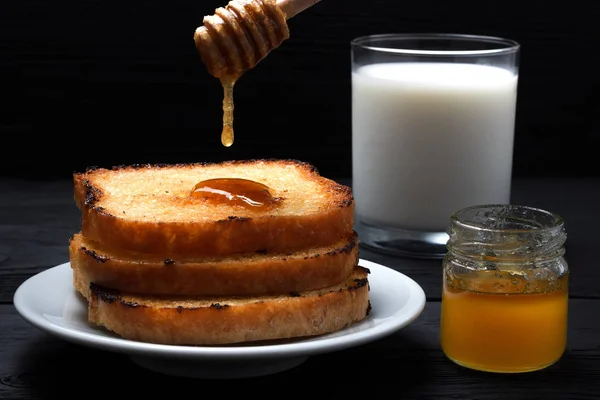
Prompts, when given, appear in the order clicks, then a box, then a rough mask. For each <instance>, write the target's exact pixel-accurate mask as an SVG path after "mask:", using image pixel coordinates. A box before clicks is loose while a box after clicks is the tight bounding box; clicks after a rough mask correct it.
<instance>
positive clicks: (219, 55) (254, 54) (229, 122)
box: [194, 0, 320, 147]
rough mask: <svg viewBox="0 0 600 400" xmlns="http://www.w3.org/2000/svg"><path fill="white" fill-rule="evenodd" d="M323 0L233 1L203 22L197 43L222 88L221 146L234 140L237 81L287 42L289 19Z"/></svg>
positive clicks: (227, 144) (209, 70) (204, 59)
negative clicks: (234, 92) (272, 51)
mask: <svg viewBox="0 0 600 400" xmlns="http://www.w3.org/2000/svg"><path fill="white" fill-rule="evenodd" d="M319 1H320V0H232V1H230V2H229V3H228V4H227V5H226V6H225V7H219V8H217V9H216V10H215V14H214V15H207V16H205V17H204V19H203V26H201V27H199V28H197V29H196V31H195V33H194V42H195V43H196V48H197V49H198V52H199V53H200V57H201V59H202V62H203V63H204V64H205V65H206V68H207V69H208V72H209V73H210V74H211V75H213V76H214V77H216V78H218V79H219V80H220V81H221V86H222V87H223V130H222V132H221V143H222V144H223V145H224V146H225V147H229V146H231V145H232V144H233V141H234V130H233V119H234V118H233V109H234V101H233V88H234V85H235V83H236V82H237V80H238V79H239V78H240V77H241V76H242V75H243V74H244V73H245V72H246V71H248V70H250V69H251V68H253V67H254V66H256V64H258V63H259V62H260V61H261V60H262V59H264V58H265V57H266V56H267V54H269V52H271V50H273V49H275V48H276V47H278V46H279V45H280V44H281V43H282V42H283V41H284V40H286V39H288V38H289V36H290V34H289V29H288V25H287V19H289V18H292V17H293V16H295V15H296V14H298V13H299V12H301V11H303V10H304V9H306V8H308V7H310V6H312V5H314V4H315V3H317V2H319Z"/></svg>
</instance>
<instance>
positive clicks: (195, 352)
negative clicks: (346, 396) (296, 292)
mask: <svg viewBox="0 0 600 400" xmlns="http://www.w3.org/2000/svg"><path fill="white" fill-rule="evenodd" d="M359 265H361V266H363V267H366V268H368V269H370V270H371V271H372V272H371V273H374V272H373V271H375V273H385V272H386V271H387V272H388V273H391V274H392V275H394V276H395V277H396V278H397V279H398V281H397V282H398V283H399V282H402V285H404V286H406V288H407V291H409V292H410V294H409V297H408V299H407V302H406V304H405V306H404V307H409V310H408V311H407V312H405V313H408V316H406V317H403V318H400V319H399V318H398V317H396V319H394V317H393V316H390V317H387V319H388V320H390V321H388V322H387V323H385V324H383V325H380V326H375V327H370V328H366V329H363V330H360V331H357V332H353V333H349V334H347V335H343V336H334V337H328V336H324V337H323V338H312V339H311V340H309V341H299V342H292V343H277V344H265V345H252V346H182V345H169V344H156V343H146V342H139V341H133V340H128V339H123V338H119V337H109V336H103V335H96V334H94V333H91V332H85V331H80V330H76V329H71V328H68V327H64V326H60V325H57V324H54V323H52V322H51V321H50V320H48V319H47V318H46V317H45V316H44V314H43V313H38V312H36V311H35V310H32V308H31V307H29V306H28V305H27V301H26V299H25V297H24V296H23V293H24V292H25V291H26V290H27V288H28V286H29V285H33V284H34V283H33V281H34V280H38V279H43V278H44V275H46V274H52V273H61V271H60V269H65V268H68V269H69V270H70V269H71V267H70V262H65V263H62V264H58V265H56V266H54V267H50V268H48V269H46V270H44V271H41V272H39V273H37V274H35V275H33V276H31V277H29V278H28V279H26V280H25V281H24V282H22V283H21V284H20V285H19V287H18V288H17V290H16V291H15V293H14V295H13V304H14V306H15V308H16V310H17V312H18V314H20V315H21V317H22V318H23V319H25V320H26V321H27V322H29V323H30V324H31V325H33V326H34V327H36V328H38V329H40V330H42V331H44V332H46V333H48V334H51V335H53V336H55V337H59V338H61V339H63V340H66V341H69V342H71V343H76V344H79V345H83V346H86V347H92V348H96V349H102V350H107V351H111V352H116V353H125V354H128V355H141V356H153V357H174V356H176V357H177V358H183V359H213V360H214V359H223V360H227V359H237V360H240V359H256V358H265V359H267V358H283V357H286V358H287V357H298V356H309V355H314V354H323V353H329V352H333V351H338V350H343V349H345V348H349V347H354V346H359V345H363V344H366V343H368V342H372V341H375V340H378V339H381V338H383V337H385V336H388V335H391V334H393V333H394V332H396V331H398V330H400V329H402V328H404V327H406V326H408V325H410V324H411V323H412V322H414V321H415V320H416V319H417V318H418V317H419V316H420V315H421V314H422V312H423V310H424V308H425V305H426V296H425V292H424V290H423V288H422V287H421V286H420V285H419V284H418V283H417V282H416V281H415V280H413V279H412V278H410V277H409V276H407V275H405V274H403V273H401V272H400V271H397V270H395V269H392V268H389V267H387V266H384V265H382V264H379V263H376V262H373V261H369V260H366V259H362V258H360V259H359ZM73 290H75V289H74V288H73ZM371 290H377V289H371ZM67 298H68V296H67ZM65 304H66V301H63V302H62V304H60V306H61V307H64V305H65ZM404 307H403V308H404ZM405 313H403V314H405ZM367 318H368V317H367ZM332 334H335V332H332Z"/></svg>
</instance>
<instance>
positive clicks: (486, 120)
mask: <svg viewBox="0 0 600 400" xmlns="http://www.w3.org/2000/svg"><path fill="white" fill-rule="evenodd" d="M517 79H518V78H517V76H516V75H514V74H513V73H512V72H510V71H508V70H504V69H500V68H495V67H489V66H482V65H471V64H441V63H440V64H434V63H389V64H375V65H368V66H364V67H360V68H359V69H358V70H357V71H355V72H353V73H352V157H353V161H352V163H353V172H352V174H353V192H354V198H355V207H356V214H357V218H358V219H360V220H361V221H363V222H367V223H370V224H375V225H384V226H388V227H396V228H403V229H410V230H427V231H444V230H445V228H446V226H447V225H448V223H449V217H450V214H451V213H452V212H453V211H455V210H457V209H460V208H463V207H466V206H469V205H475V204H486V203H508V202H509V201H510V184H511V173H512V155H513V136H514V123H515V106H516V94H517Z"/></svg>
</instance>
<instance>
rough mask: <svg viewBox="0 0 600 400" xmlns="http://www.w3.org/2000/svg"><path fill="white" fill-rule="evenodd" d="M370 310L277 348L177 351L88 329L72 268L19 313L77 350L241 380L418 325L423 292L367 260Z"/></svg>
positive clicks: (55, 271) (22, 297) (23, 302)
mask: <svg viewBox="0 0 600 400" xmlns="http://www.w3.org/2000/svg"><path fill="white" fill-rule="evenodd" d="M360 265H362V266H363V267H366V268H369V269H370V270H371V274H370V275H369V285H370V288H371V291H370V298H371V306H372V310H371V313H370V314H369V316H368V317H367V318H366V319H365V320H363V321H362V322H360V323H358V324H356V325H354V326H352V327H349V328H346V329H344V330H342V331H339V332H335V333H331V334H326V335H323V336H318V337H311V338H306V339H297V340H294V341H289V342H279V343H276V344H256V345H244V346H234V345H230V346H210V347H202V346H174V345H161V344H152V343H144V342H136V341H131V340H126V339H122V338H120V337H118V336H116V335H114V334H112V333H111V332H108V331H107V330H104V329H102V328H98V327H95V326H92V325H91V324H89V323H88V322H87V305H86V302H85V300H84V299H83V298H82V297H81V296H80V295H79V294H78V293H77V292H76V291H75V289H74V288H73V283H72V270H71V267H70V265H69V263H65V264H61V265H58V266H56V267H53V268H50V269H48V270H46V271H44V272H41V273H39V274H37V275H35V276H33V277H31V278H29V279H27V280H26V281H25V282H23V283H22V284H21V286H19V288H18V289H17V290H16V292H15V295H14V305H15V307H16V309H17V311H18V312H19V314H21V316H22V317H23V318H24V319H25V320H26V321H28V322H30V323H31V324H32V325H34V326H36V327H37V328H39V329H41V330H43V331H45V332H48V333H50V334H53V335H56V336H58V337H60V338H62V339H65V340H68V341H70V342H73V343H77V344H80V345H85V346H89V347H94V348H98V349H102V350H108V351H113V352H119V353H124V354H127V355H129V356H130V358H131V359H132V360H133V361H134V362H135V363H137V364H138V365H140V366H142V367H145V368H148V369H151V370H154V371H157V372H161V373H166V374H170V375H178V376H187V377H199V378H243V377H251V376H260V375H266V374H272V373H276V372H280V371H283V370H287V369H290V368H293V367H295V366H297V365H299V364H301V363H302V362H304V361H305V360H306V359H307V358H308V357H309V356H311V355H315V354H322V353H327V352H333V351H338V350H342V349H345V348H349V347H352V346H358V345H361V344H365V343H368V342H371V341H374V340H377V339H380V338H382V337H384V336H387V335H389V334H391V333H393V332H395V331H397V330H399V329H401V328H403V327H405V326H407V325H408V324H410V323H411V322H412V321H414V320H415V319H416V318H417V317H418V316H419V315H420V314H421V312H422V311H423V308H424V307H425V293H424V292H423V289H422V288H421V287H420V286H419V285H418V284H417V283H416V282H415V281H413V280H412V279H411V278H409V277H407V276H406V275H404V274H402V273H400V272H398V271H395V270H393V269H390V268H388V267H385V266H383V265H380V264H376V263H374V262H371V261H367V260H362V259H361V260H360Z"/></svg>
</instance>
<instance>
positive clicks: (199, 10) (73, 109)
mask: <svg viewBox="0 0 600 400" xmlns="http://www.w3.org/2000/svg"><path fill="white" fill-rule="evenodd" d="M225 4H226V3H225V2H223V1H216V0H196V1H190V0H174V1H157V0H133V1H115V0H107V1H100V0H77V1H75V0H58V1H48V0H13V1H2V2H1V5H0V93H2V97H3V102H2V104H1V110H2V111H1V114H0V134H1V137H2V139H3V141H2V148H3V152H2V154H3V156H2V157H1V160H2V161H1V165H0V167H1V168H0V171H2V174H3V175H9V176H27V177H32V178H54V177H68V176H70V174H71V173H72V172H73V171H74V170H79V169H82V168H85V167H86V166H91V165H99V166H110V165H116V164H126V163H144V162H187V161H218V160H225V159H247V158H257V157H276V158H298V159H302V160H305V161H308V162H311V163H313V164H314V165H315V166H317V167H318V169H319V170H320V171H321V173H322V174H324V175H328V176H331V177H334V178H337V177H349V176H350V174H351V156H350V151H351V131H350V46H349V42H350V40H351V39H353V38H354V37H357V36H362V35H367V34H374V33H390V32H446V33H448V32H451V33H466V34H484V35H494V36H502V37H507V38H511V39H514V40H517V41H518V42H520V44H521V45H522V54H521V68H520V78H519V94H518V108H517V124H516V134H515V153H514V168H513V174H514V176H548V177H556V176H568V177H580V176H598V175H600V167H598V165H597V162H596V160H597V154H598V148H599V147H600V139H599V132H598V131H599V128H600V122H599V120H600V119H599V116H600V91H599V89H600V85H599V83H600V77H599V72H600V69H599V68H598V64H599V61H600V51H599V50H600V45H599V44H598V38H599V37H600V35H599V33H600V27H599V25H600V4H599V3H598V2H583V1H570V2H557V3H553V2H547V1H519V2H510V1H509V2H507V1H478V2H474V1H468V2H461V1H440V0H438V1H417V2H414V1H398V0H393V1H392V0H376V1H367V0H362V1H356V0H323V1H322V2H320V3H318V4H316V5H315V6H313V7H312V8H310V9H308V10H306V11H305V12H303V13H301V14H299V15H298V16H296V17H295V18H293V19H291V20H290V21H288V24H289V27H290V31H291V37H290V39H288V40H287V41H285V42H284V43H283V44H282V45H281V46H280V47H279V48H278V49H276V50H275V51H273V52H272V53H271V54H270V55H269V56H268V57H267V58H266V59H264V60H263V61H262V62H261V63H260V64H259V65H258V66H257V67H256V68H255V69H253V70H251V71H250V72H248V73H247V74H246V75H245V76H243V77H242V79H241V80H240V81H239V82H238V83H237V85H236V88H235V105H236V110H235V118H236V119H235V131H236V140H235V143H234V144H233V146H232V147H230V148H225V147H223V146H222V145H221V143H220V129H221V99H222V91H221V86H220V84H219V82H218V81H217V80H216V79H215V78H213V77H212V76H210V75H209V74H208V73H207V71H206V69H205V67H204V65H203V64H202V62H201V61H200V58H199V56H198V53H197V51H196V48H195V46H194V42H193V32H194V30H195V28H196V27H197V26H199V25H201V23H202V17H203V16H204V15H206V14H212V13H213V12H214V9H215V8H216V7H218V6H224V5H225Z"/></svg>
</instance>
